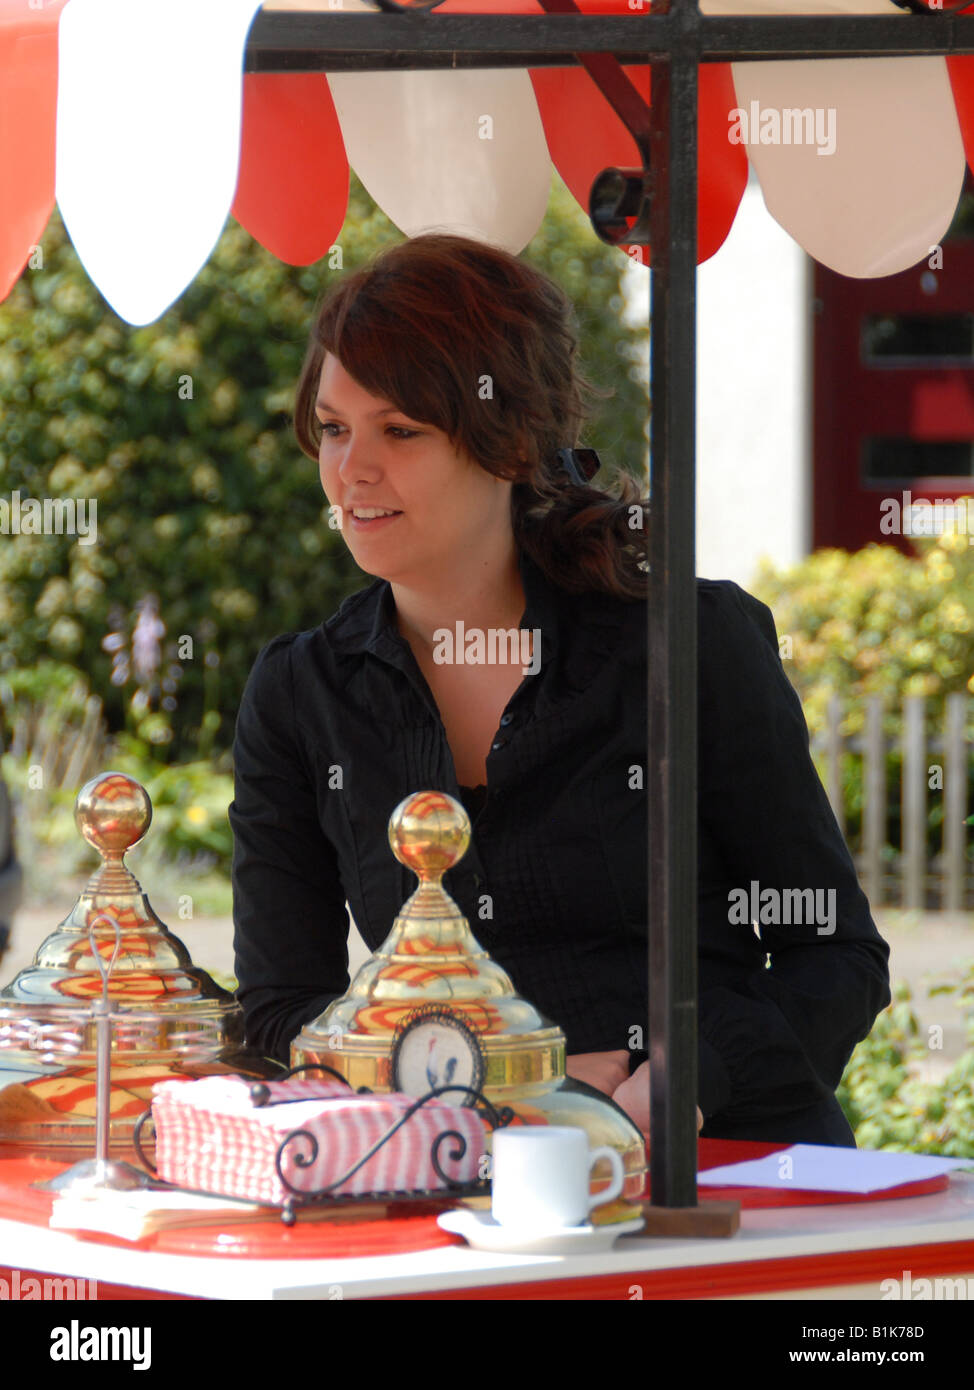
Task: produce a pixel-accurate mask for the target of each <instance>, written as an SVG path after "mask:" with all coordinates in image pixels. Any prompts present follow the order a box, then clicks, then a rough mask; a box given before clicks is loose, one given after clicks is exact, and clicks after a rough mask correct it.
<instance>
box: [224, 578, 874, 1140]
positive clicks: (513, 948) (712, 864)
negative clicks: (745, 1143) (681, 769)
mask: <svg viewBox="0 0 974 1390" xmlns="http://www.w3.org/2000/svg"><path fill="white" fill-rule="evenodd" d="M520 571H521V577H522V581H523V584H524V590H525V596H526V604H527V606H526V609H525V612H524V615H523V616H522V619H521V626H522V627H523V628H529V629H536V630H537V631H539V632H540V649H541V665H540V669H539V670H538V672H537V673H536V674H526V675H525V676H524V679H523V680H522V682H521V685H520V687H519V688H518V689H517V691H516V692H515V694H514V695H513V696H512V698H511V700H510V702H509V703H508V705H507V708H506V710H505V711H504V714H503V715H502V717H501V720H500V726H499V728H498V730H497V733H496V737H495V739H494V742H493V743H492V745H491V749H490V752H489V754H488V757H487V784H486V787H485V788H484V789H483V790H481V791H479V793H478V789H469V788H468V789H465V790H462V789H461V788H460V787H459V786H458V784H457V779H456V773H455V769H454V765H453V759H452V756H451V753H450V749H449V746H448V743H447V740H446V734H445V731H444V728H443V724H442V721H441V719H440V715H439V711H438V709H437V706H436V703H435V701H434V699H433V696H432V693H431V691H430V689H429V686H428V684H427V682H426V680H425V678H424V677H423V675H422V673H421V671H420V670H419V667H418V665H417V663H416V661H415V658H414V656H413V653H412V651H411V650H410V648H409V646H408V644H407V643H406V642H405V641H404V639H403V638H402V637H401V635H400V634H399V632H398V629H397V627H396V624H395V606H394V603H393V598H392V590H391V586H390V585H389V584H388V583H387V582H386V581H385V580H376V581H374V582H373V583H372V584H370V585H369V586H368V588H366V589H363V590H360V591H359V592H358V593H356V594H354V595H352V596H351V597H350V598H348V599H346V600H345V602H344V603H343V604H342V605H341V607H340V609H339V610H338V612H337V613H336V614H334V615H333V616H332V617H331V618H329V619H328V620H327V621H326V622H324V623H323V624H322V625H321V626H320V627H318V628H316V629H314V630H312V631H307V632H301V633H288V634H285V635H283V636H280V637H277V638H275V639H274V640H273V641H271V642H270V643H269V644H268V645H267V646H266V647H265V648H264V649H263V650H262V652H261V653H260V655H259V656H258V658H257V661H256V662H255V664H254V668H253V670H252V672H251V675H250V678H249V680H248V682H247V686H246V689H245V691H244V694H243V697H242V699H241V704H240V710H239V713H238V717H237V728H236V737H235V742H234V764H235V789H234V800H233V803H232V804H231V806H230V813H229V814H230V823H231V826H232V829H233V833H234V857H233V895H234V923H235V938H234V944H235V951H236V972H237V978H238V981H239V998H240V1001H241V1003H242V1005H243V1009H244V1013H245V1017H246V1024H247V1034H248V1038H249V1040H250V1041H251V1042H252V1043H254V1044H255V1045H257V1046H259V1047H260V1048H261V1049H262V1050H263V1051H264V1052H265V1053H266V1054H268V1055H275V1056H278V1057H280V1058H282V1059H286V1058H287V1055H288V1047H289V1043H290V1041H291V1040H292V1039H293V1038H294V1037H295V1036H296V1034H297V1033H298V1032H299V1030H300V1028H301V1027H302V1025H303V1024H304V1023H306V1022H308V1021H309V1020H311V1019H313V1018H315V1017H316V1016H317V1015H318V1014H319V1013H321V1011H322V1010H323V1009H324V1008H325V1006H326V1005H327V1004H328V1003H329V1002H330V1001H331V1000H332V999H334V998H336V997H338V996H339V995H340V994H342V993H344V991H345V989H346V988H347V985H348V951H347V938H348V915H347V913H346V910H345V902H346V899H347V901H348V904H349V906H350V908H351V911H352V915H353V917H354V919H355V922H356V924H357V926H358V928H359V930H360V932H361V934H362V936H363V938H364V940H365V941H366V943H367V944H368V946H369V947H370V949H373V950H374V949H376V948H377V947H378V946H379V945H381V943H382V941H383V940H384V939H385V937H386V936H387V934H388V932H389V930H390V928H391V926H392V922H393V919H394V918H395V916H396V914H397V913H398V911H399V909H400V908H401V906H402V904H403V902H404V901H405V900H406V898H407V897H409V895H410V894H411V893H412V892H413V891H414V889H415V887H416V879H415V876H414V875H413V874H411V873H410V872H409V871H408V870H407V869H406V868H405V867H403V866H402V865H400V864H399V862H398V861H397V860H396V859H395V857H394V856H393V854H392V852H391V850H390V849H389V844H388V839H387V830H386V827H387V824H388V818H389V816H390V814H391V812H392V811H393V809H394V808H395V807H396V806H397V805H398V803H399V802H400V801H401V800H402V799H403V798H404V797H405V796H407V795H409V794H410V793H412V792H417V791H421V790H423V789H425V788H430V789H435V790H441V791H445V792H448V793H449V794H451V795H452V796H454V797H458V798H459V797H460V796H463V797H464V800H465V804H467V806H468V810H469V811H470V813H471V820H472V824H473V835H472V838H471V844H470V848H469V849H468V851H467V854H466V855H465V856H464V858H463V859H462V860H461V861H460V863H459V864H458V865H456V866H455V867H454V868H453V869H451V870H450V871H449V872H448V873H447V874H446V875H445V877H444V886H445V887H446V888H447V890H448V892H450V893H451V894H452V896H453V897H454V899H455V900H456V901H457V903H458V904H459V906H460V908H461V910H462V911H463V912H464V913H465V915H466V916H467V917H468V919H469V921H470V924H471V927H472V929H473V932H474V935H475V936H476V937H477V938H478V940H479V941H480V942H481V944H482V945H483V946H484V948H485V949H486V950H488V951H489V952H490V953H491V955H492V956H493V957H494V958H495V959H496V960H497V961H498V962H499V963H500V964H501V965H503V966H504V968H505V969H506V970H507V971H508V973H509V974H510V975H511V977H512V979H513V980H514V983H515V985H516V988H517V989H518V992H519V993H520V994H522V995H523V996H524V997H525V998H527V999H529V1000H530V1001H531V1002H532V1003H533V1004H535V1005H536V1007H537V1008H539V1009H540V1010H541V1012H542V1013H544V1014H546V1015H547V1016H548V1017H549V1018H550V1019H552V1020H553V1021H554V1022H556V1023H558V1024H559V1025H560V1026H561V1027H562V1029H563V1030H564V1032H565V1035H566V1038H567V1042H568V1051H569V1053H578V1052H597V1051H604V1050H606V1051H615V1050H619V1049H627V1048H628V1049H632V1048H643V1047H645V1045H646V1043H645V1041H644V1039H645V1028H646V1015H647V933H646V900H647V863H646V844H647V822H646V791H645V786H646V778H645V771H646V723H647V718H646V708H647V704H646V701H647V696H646V690H647V666H646V647H647V643H646V610H645V601H644V600H632V601H626V600H620V599H615V598H611V597H609V596H606V595H601V594H592V593H588V594H582V595H571V594H568V593H566V592H565V591H564V590H561V589H559V588H557V587H556V586H554V585H552V584H551V583H550V582H549V581H548V580H547V579H546V577H545V576H544V575H543V574H542V572H541V571H540V570H539V569H538V567H537V566H536V565H535V564H534V563H533V562H532V561H531V560H530V559H529V557H528V556H527V555H526V554H522V555H521V556H520ZM697 598H698V713H699V735H698V806H699V836H698V885H699V893H698V905H699V916H698V933H699V952H698V959H699V1088H698V1102H699V1104H700V1106H701V1109H702V1110H703V1113H704V1116H705V1118H706V1124H705V1127H704V1131H703V1133H704V1135H712V1136H715V1137H731V1138H733V1137H739V1138H763V1139H768V1140H772V1139H777V1140H783V1141H798V1140H805V1141H806V1142H812V1143H815V1142H818V1143H840V1144H841V1143H844V1144H849V1143H851V1142H852V1136H851V1131H850V1130H849V1127H848V1125H847V1124H846V1122H845V1120H844V1118H843V1116H842V1113H841V1111H840V1109H839V1107H838V1104H837V1102H836V1100H835V1096H834V1091H835V1088H836V1086H837V1085H838V1082H839V1080H840V1077H841V1075H842V1071H843V1069H844V1067H845V1064H846V1062H847V1061H848V1058H849V1056H850V1054H851V1052H852V1049H853V1047H854V1046H855V1044H856V1042H858V1041H859V1039H861V1038H863V1037H865V1035H866V1034H867V1033H868V1031H869V1029H870V1027H871V1026H872V1023H873V1020H874V1018H875V1017H876V1014H877V1013H878V1012H879V1011H880V1010H881V1009H882V1008H884V1007H885V1006H886V1005H887V1004H888V1003H889V999H890V993H889V981H888V971H887V960H888V955H889V948H888V947H887V945H886V943H885V942H884V941H883V940H882V938H881V937H880V936H879V933H878V932H877V930H876V927H875V924H874V923H873V920H872V917H871V916H870V912H869V905H868V903H867V901H866V898H865V895H864V894H863V892H862V890H861V888H860V886H859V883H858V880H857V877H856V872H855V868H854V866H853V863H852V860H851V858H850V855H849V852H848V850H847V848H846V845H845V842H844V840H843V838H842V835H841V833H840V831H839V829H838V826H837V824H836V821H835V817H834V816H833V814H832V810H831V808H830V806H829V803H828V799H827V797H826V795H825V791H824V788H823V787H822V784H821V781H820V780H819V777H818V775H817V773H816V771H815V768H814V765H813V763H812V761H811V758H810V756H809V748H808V731H807V727H806V724H805V720H804V716H803V714H802V709H801V704H800V702H799V699H798V696H797V694H796V692H795V690H794V688H793V687H792V685H791V683H790V682H789V680H788V678H787V676H786V675H785V672H784V669H783V667H782V664H781V660H780V658H779V655H778V643H777V635H776V632H775V626H774V620H773V618H772V615H771V612H770V610H769V609H768V608H767V607H766V606H765V605H764V604H762V603H760V602H759V601H758V600H757V599H755V598H754V597H753V596H752V595H750V594H748V593H746V592H745V591H744V590H743V589H741V588H740V587H739V586H738V585H737V584H734V583H733V582H731V581H730V580H707V579H698V580H697ZM474 798H476V799H474ZM768 889H770V890H772V892H771V894H770V895H768V894H767V893H765V890H768ZM806 889H811V890H813V892H812V893H806V894H805V896H804V899H802V900H801V901H803V902H804V904H805V909H804V920H803V921H802V920H797V921H796V920H789V918H791V919H794V918H801V917H802V916H803V914H802V912H801V911H798V910H796V909H794V908H793V909H792V910H791V912H790V913H789V912H788V911H787V909H786V910H785V911H778V913H777V921H775V920H773V919H774V915H775V914H774V911H773V904H774V902H775V901H777V902H778V903H779V904H784V903H785V902H790V903H793V904H797V903H798V902H799V897H798V893H799V890H806ZM814 890H818V898H817V899H816V898H815V893H814ZM742 894H743V895H744V897H745V898H746V900H747V902H748V904H749V905H757V904H761V907H760V911H759V912H758V913H755V912H754V911H752V910H751V907H750V906H749V907H748V908H747V910H746V911H745V912H743V913H741V912H739V911H738V910H737V909H736V908H735V907H734V906H733V904H734V903H736V902H737V901H739V900H740V899H741V895H742ZM830 894H832V895H833V896H832V897H831V898H830V896H829V895H830ZM816 901H817V903H818V905H819V907H820V909H822V910H821V911H819V912H817V913H815V912H813V910H812V904H813V903H814V902H816ZM829 902H831V903H832V904H833V905H834V913H831V914H828V916H826V914H825V912H824V908H825V905H826V904H828V903H829ZM765 904H770V905H769V906H764V905H765ZM829 918H830V919H831V925H830V922H829ZM755 920H757V922H758V928H757V930H756V929H755V927H754V926H753V925H752V923H753V922H754V921H755ZM758 931H760V936H759V935H758Z"/></svg>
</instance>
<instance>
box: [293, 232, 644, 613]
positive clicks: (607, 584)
mask: <svg viewBox="0 0 974 1390" xmlns="http://www.w3.org/2000/svg"><path fill="white" fill-rule="evenodd" d="M577 349H578V337H577V333H576V328H575V313H574V308H573V306H572V303H571V300H570V299H569V298H568V296H567V295H566V294H565V293H564V291H563V290H562V289H561V288H560V287H559V286H558V285H557V284H555V282H554V281H553V280H550V279H549V278H548V277H547V276H546V275H544V274H542V273H541V272H540V271H538V270H535V269H534V268H533V267H532V266H530V265H528V264H527V263H526V262H524V261H522V260H519V259H518V258H517V257H516V256H512V255H510V254H509V253H508V252H506V251H503V250H500V249H499V248H497V247H494V246H490V245H488V244H487V243H485V242H481V241H474V240H470V239H468V238H466V237H460V236H454V235H452V234H449V233H445V232H429V233H425V234H423V235H421V236H416V237H411V238H409V239H408V240H406V241H402V242H398V243H397V244H396V245H394V246H390V247H388V248H386V249H385V250H383V251H381V252H380V253H379V254H378V255H377V256H376V257H375V258H374V259H373V261H372V262H371V263H370V264H369V265H367V266H365V267H363V268H361V269H359V270H356V271H353V272H350V273H349V274H348V275H345V276H344V277H343V278H342V279H341V280H340V281H339V282H338V284H337V285H336V286H335V287H334V289H332V290H329V291H328V292H327V293H326V295H325V298H324V300H323V301H322V304H321V306H320V308H319V310H318V313H317V316H316V319H315V324H314V327H313V329H312V331H311V337H310V341H309V344H308V350H307V353H306V355H305V360H304V365H303V367H302V369H301V376H300V379H299V381H298V387H297V395H296V399H295V409H294V430H295V434H296V436H297V440H298V443H299V445H300V446H301V449H302V450H303V452H304V453H305V454H307V455H308V457H309V458H313V459H315V460H317V458H318V449H319V445H320V441H321V423H320V421H319V420H318V418H317V416H316V414H315V399H316V397H317V393H318V383H319V379H320V376H321V368H322V365H323V363H324V359H325V354H326V353H328V352H330V353H332V354H333V355H334V356H335V357H337V358H338V359H339V361H340V362H341V364H342V366H343V367H344V369H345V371H346V372H348V374H349V375H350V376H352V377H354V378H355V380H356V381H357V382H358V383H359V385H360V386H362V387H363V388H364V389H365V390H366V391H369V392H370V393H371V394H372V395H375V396H380V397H383V398H384V399H386V400H388V401H390V402H391V403H392V404H393V405H395V406H397V407H398V409H400V410H401V411H403V413H404V414H406V415H408V416H409V417H410V418H411V419H413V420H417V421H421V422H423V423H426V424H431V425H434V426H435V427H436V428H437V429H441V430H443V432H444V433H445V434H446V435H447V436H448V438H449V439H450V441H451V443H452V445H453V447H454V448H463V449H464V450H465V451H466V452H467V453H468V454H469V455H470V456H471V457H472V458H474V459H476V461H477V462H478V463H479V464H480V466H481V467H482V468H485V469H486V470H487V472H489V473H492V474H494V476H495V477H498V478H506V479H509V480H511V481H512V482H513V484H514V486H513V488H512V490H511V522H512V527H513V531H514V538H515V543H516V544H517V545H518V546H519V548H523V549H524V550H526V551H527V552H528V554H529V555H530V556H531V558H532V559H533V560H534V561H535V563H536V564H537V565H538V566H539V567H540V569H541V570H542V571H543V572H544V573H545V574H546V575H547V576H548V578H549V579H550V580H552V582H553V583H555V584H557V585H558V586H559V587H560V588H562V589H566V590H568V591H569V592H570V593H583V592H586V591H590V590H595V591H599V592H603V593H608V594H613V595H615V596H616V597H617V598H625V599H638V598H645V597H646V592H647V585H646V573H645V554H646V551H645V530H644V527H645V524H646V522H647V520H648V515H649V508H648V502H647V500H646V499H645V498H643V496H642V494H641V492H640V489H639V487H638V485H637V483H636V482H635V480H634V479H633V478H631V477H629V476H628V475H626V474H620V475H619V477H618V478H617V479H616V480H615V482H614V484H613V491H612V492H608V491H603V490H601V489H599V488H596V487H592V486H590V485H587V484H586V485H582V484H579V483H574V482H572V481H571V479H570V478H569V477H568V475H567V474H566V473H565V472H564V470H563V469H562V468H561V467H560V465H559V464H558V462H557V460H556V458H555V454H556V452H557V450H558V449H562V448H574V447H576V446H577V445H578V443H579V436H580V431H581V429H582V426H583V424H584V422H585V420H586V418H587V415H588V413H589V412H588V410H587V408H586V398H591V397H597V396H611V395H612V392H611V391H603V390H601V389H599V388H597V387H595V386H593V385H592V383H591V382H589V381H588V380H587V379H586V378H585V377H584V376H583V375H582V374H581V372H580V371H579V369H578V367H577V365H576V360H575V359H576V353H577Z"/></svg>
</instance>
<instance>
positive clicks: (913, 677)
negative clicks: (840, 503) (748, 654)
mask: <svg viewBox="0 0 974 1390" xmlns="http://www.w3.org/2000/svg"><path fill="white" fill-rule="evenodd" d="M970 539H971V538H969V537H968V536H966V535H964V534H963V533H958V534H949V533H948V534H944V535H942V536H939V537H936V538H923V537H914V538H913V544H914V546H915V547H916V549H917V552H918V553H917V555H916V556H910V555H905V554H903V553H902V552H901V551H900V550H898V549H896V547H894V546H887V545H875V544H870V545H867V546H865V547H864V548H863V549H862V550H858V551H855V552H848V551H845V550H831V549H826V550H818V551H816V552H815V553H814V554H812V555H810V556H809V557H808V558H807V559H806V560H804V561H802V562H801V564H798V565H795V566H793V567H791V568H789V569H786V570H777V569H775V567H774V566H773V565H772V564H770V562H768V561H765V562H764V563H763V564H762V565H761V567H760V568H759V570H758V573H757V576H756V578H755V580H754V582H753V584H752V586H751V587H752V591H753V593H754V594H755V595H756V596H757V597H758V598H760V599H762V600H763V601H764V602H765V603H766V604H768V606H769V607H770V608H771V610H772V612H773V613H774V616H775V623H776V626H777V629H778V636H779V639H786V638H787V639H790V655H789V656H788V657H787V659H785V660H784V668H785V671H786V672H787V674H788V677H789V679H790V680H791V682H792V684H793V685H794V686H795V689H796V690H797V691H798V694H799V696H800V698H801V702H802V708H803V710H804V712H805V718H806V721H807V723H808V727H809V732H810V733H811V735H812V736H813V738H814V736H815V735H816V734H817V733H819V732H820V731H822V730H823V729H824V728H825V724H826V710H827V706H828V702H829V699H830V698H831V696H832V695H836V696H838V697H839V700H840V702H841V707H842V712H843V713H842V721H841V724H840V732H841V734H842V735H843V736H848V737H852V738H855V737H856V736H858V735H861V734H862V733H863V731H864V728H865V722H866V704H865V701H866V697H867V696H870V695H879V696H881V697H882V698H883V700H884V715H883V733H884V736H885V738H886V740H887V748H888V753H887V765H886V773H887V785H888V786H890V787H893V788H895V787H897V786H898V785H899V780H900V776H901V772H902V755H901V751H900V739H901V736H902V700H903V697H904V696H906V695H922V696H924V697H925V699H926V705H925V714H926V720H927V729H928V732H929V733H930V734H931V735H939V734H941V733H942V731H943V724H944V700H945V697H946V696H947V695H949V694H952V693H954V692H962V693H963V692H967V693H969V694H974V674H972V673H974V545H971V544H970V543H969V541H970ZM786 651H787V649H786ZM969 718H974V715H970V716H969ZM967 738H968V739H974V723H969V725H968V729H967ZM816 764H817V766H818V768H819V773H820V774H824V759H823V758H822V757H821V756H820V755H816ZM840 770H841V778H842V789H843V805H844V809H845V816H846V831H847V835H848V836H849V838H850V840H853V839H854V838H855V836H856V835H857V834H858V832H859V830H860V827H861V819H862V808H863V800H864V795H865V792H864V786H863V775H862V759H861V758H860V757H859V756H858V755H856V754H854V753H846V754H844V755H843V756H842V758H841V761H840ZM969 776H970V787H971V795H972V797H974V762H972V764H971V766H970V771H969ZM942 817H943V799H942V798H941V797H935V798H932V799H931V803H930V806H929V811H928V826H929V833H930V841H929V843H930V848H931V850H932V851H936V850H937V849H939V846H940V827H941V824H942ZM899 820H900V802H899V798H898V797H897V796H896V795H893V796H891V797H890V799H889V806H888V840H889V843H890V844H891V845H897V844H899V841H900V834H899Z"/></svg>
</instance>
